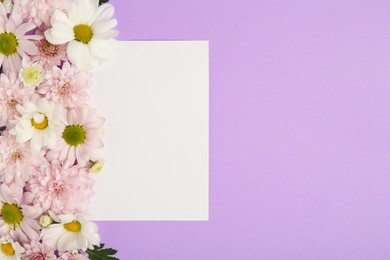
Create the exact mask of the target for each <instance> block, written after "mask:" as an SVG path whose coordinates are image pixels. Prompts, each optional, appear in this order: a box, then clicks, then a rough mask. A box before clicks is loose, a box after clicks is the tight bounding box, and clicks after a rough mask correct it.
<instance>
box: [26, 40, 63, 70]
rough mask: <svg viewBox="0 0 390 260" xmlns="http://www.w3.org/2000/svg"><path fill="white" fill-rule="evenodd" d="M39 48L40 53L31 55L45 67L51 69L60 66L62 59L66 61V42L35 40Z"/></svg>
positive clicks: (32, 58)
mask: <svg viewBox="0 0 390 260" xmlns="http://www.w3.org/2000/svg"><path fill="white" fill-rule="evenodd" d="M35 45H36V46H37V48H38V54H37V55H34V56H32V57H31V60H32V61H39V62H41V63H42V64H43V67H44V68H45V69H51V68H52V67H53V66H60V65H61V62H62V61H66V60H67V57H66V44H62V45H55V44H51V43H50V42H48V41H47V40H46V39H42V40H39V41H36V42H35Z"/></svg>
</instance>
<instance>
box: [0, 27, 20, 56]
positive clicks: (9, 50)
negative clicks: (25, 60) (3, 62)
mask: <svg viewBox="0 0 390 260" xmlns="http://www.w3.org/2000/svg"><path fill="white" fill-rule="evenodd" d="M18 45H19V44H18V40H17V39H16V35H15V34H13V33H7V32H5V33H2V34H0V53H2V54H3V55H5V56H10V55H12V54H14V53H16V51H17V49H18Z"/></svg>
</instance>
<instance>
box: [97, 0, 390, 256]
mask: <svg viewBox="0 0 390 260" xmlns="http://www.w3.org/2000/svg"><path fill="white" fill-rule="evenodd" d="M111 2H112V4H114V5H115V7H116V10H117V11H116V17H117V18H118V20H119V26H118V28H119V30H120V33H121V35H120V39H122V40H194V39H195V40H209V41H210V221H208V222H100V223H99V226H100V229H101V234H102V239H103V241H104V242H106V243H107V245H108V246H112V247H115V248H117V249H118V250H119V257H120V259H125V260H127V259H137V260H139V259H147V260H154V259H156V260H165V259H169V260H175V259H178V260H179V259H180V260H183V259H185V260H192V259H194V260H198V259H200V260H202V259H214V260H215V259H224V260H226V259H265V260H273V259H293V260H295V259H297V260H298V259H299V260H306V259H307V260H313V259H316V260H322V259H324V260H329V259H332V260H333V259H343V260H344V259H354V260H355V259H367V260H376V259H390V2H389V1H387V0H321V1H320V0H317V1H313V0H236V1H234V0H193V1H189V0H187V1H184V0H182V1H180V0H111ZM108 76H109V75H108ZM108 195H109V194H108ZM124 207H125V205H124ZM127 210H129V209H127Z"/></svg>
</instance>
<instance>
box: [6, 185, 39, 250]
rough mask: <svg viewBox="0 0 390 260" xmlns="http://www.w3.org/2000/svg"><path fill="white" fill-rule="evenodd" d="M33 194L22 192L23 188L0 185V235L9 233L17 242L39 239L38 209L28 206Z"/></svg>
mask: <svg viewBox="0 0 390 260" xmlns="http://www.w3.org/2000/svg"><path fill="white" fill-rule="evenodd" d="M33 199H34V197H33V195H32V194H31V193H30V192H23V188H21V187H17V186H13V187H12V188H8V187H7V186H6V185H5V184H2V185H1V186H0V201H1V204H0V207H1V209H0V213H1V216H0V235H7V234H9V235H10V236H11V237H12V238H13V239H17V240H18V241H19V242H22V243H28V242H29V241H30V240H39V229H40V226H39V223H38V221H37V218H38V217H39V216H40V215H41V214H40V213H41V212H40V209H38V208H36V207H32V206H30V205H31V203H32V200H33Z"/></svg>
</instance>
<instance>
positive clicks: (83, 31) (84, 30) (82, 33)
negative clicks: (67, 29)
mask: <svg viewBox="0 0 390 260" xmlns="http://www.w3.org/2000/svg"><path fill="white" fill-rule="evenodd" d="M73 32H74V38H75V39H76V41H79V42H82V43H85V44H87V43H89V41H90V40H91V39H92V37H93V31H92V28H91V26H89V25H87V24H79V25H76V26H75V27H73Z"/></svg>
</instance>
